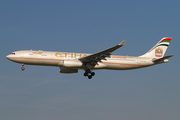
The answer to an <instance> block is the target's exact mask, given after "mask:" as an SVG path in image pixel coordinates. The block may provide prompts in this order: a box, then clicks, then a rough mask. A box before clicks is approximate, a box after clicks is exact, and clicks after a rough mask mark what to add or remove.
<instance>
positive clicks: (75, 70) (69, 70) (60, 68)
mask: <svg viewBox="0 0 180 120" xmlns="http://www.w3.org/2000/svg"><path fill="white" fill-rule="evenodd" d="M59 71H60V73H77V72H78V69H71V68H65V67H59Z"/></svg>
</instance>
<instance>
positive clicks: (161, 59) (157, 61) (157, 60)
mask: <svg viewBox="0 0 180 120" xmlns="http://www.w3.org/2000/svg"><path fill="white" fill-rule="evenodd" d="M172 56H174V55H169V56H166V57H163V58H160V59H156V60H153V62H155V63H159V62H166V61H165V60H167V59H168V58H170V57H172ZM167 62H168V61H167Z"/></svg>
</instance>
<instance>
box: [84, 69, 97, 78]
mask: <svg viewBox="0 0 180 120" xmlns="http://www.w3.org/2000/svg"><path fill="white" fill-rule="evenodd" d="M94 75H95V73H94V72H91V70H90V69H87V70H85V73H84V76H85V77H88V78H89V79H91V78H92V76H94Z"/></svg>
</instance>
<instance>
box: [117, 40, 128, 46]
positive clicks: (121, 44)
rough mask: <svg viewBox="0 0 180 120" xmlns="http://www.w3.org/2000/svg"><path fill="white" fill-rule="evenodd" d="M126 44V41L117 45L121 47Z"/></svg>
mask: <svg viewBox="0 0 180 120" xmlns="http://www.w3.org/2000/svg"><path fill="white" fill-rule="evenodd" d="M125 43H126V40H123V41H122V42H121V43H119V44H118V45H120V46H123V45H124V44H125Z"/></svg>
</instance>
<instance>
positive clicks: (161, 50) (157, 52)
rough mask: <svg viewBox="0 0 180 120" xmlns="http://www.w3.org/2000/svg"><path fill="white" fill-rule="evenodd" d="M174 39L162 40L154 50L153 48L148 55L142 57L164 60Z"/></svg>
mask: <svg viewBox="0 0 180 120" xmlns="http://www.w3.org/2000/svg"><path fill="white" fill-rule="evenodd" d="M171 39H172V38H168V37H164V38H162V39H161V40H160V41H159V42H158V43H157V44H156V45H155V46H154V47H153V48H151V49H150V50H149V51H148V52H147V53H146V54H144V55H142V56H140V57H148V58H157V59H159V58H162V57H163V56H164V54H165V52H166V50H167V48H168V46H169V44H170V42H171Z"/></svg>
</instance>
